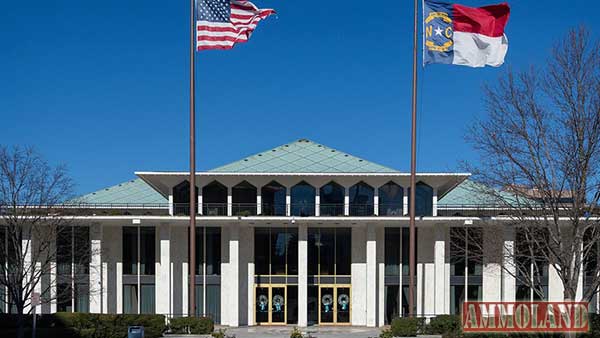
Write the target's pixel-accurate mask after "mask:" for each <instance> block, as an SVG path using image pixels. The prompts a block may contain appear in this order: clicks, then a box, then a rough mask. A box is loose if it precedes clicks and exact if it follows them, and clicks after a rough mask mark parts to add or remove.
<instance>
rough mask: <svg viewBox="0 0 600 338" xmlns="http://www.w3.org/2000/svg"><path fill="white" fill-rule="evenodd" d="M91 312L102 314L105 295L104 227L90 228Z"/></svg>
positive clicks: (95, 225)
mask: <svg viewBox="0 0 600 338" xmlns="http://www.w3.org/2000/svg"><path fill="white" fill-rule="evenodd" d="M90 241H91V246H90V251H91V254H92V257H91V260H90V312H91V313H102V305H103V298H102V296H103V295H104V287H103V283H102V281H103V279H102V277H103V271H102V225H99V224H94V225H92V226H90Z"/></svg>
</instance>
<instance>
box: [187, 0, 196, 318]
mask: <svg viewBox="0 0 600 338" xmlns="http://www.w3.org/2000/svg"><path fill="white" fill-rule="evenodd" d="M195 12H196V6H195V0H190V243H189V244H190V247H189V249H190V250H189V257H190V275H189V304H188V306H189V307H188V309H189V310H188V316H196V20H195V19H196V17H195Z"/></svg>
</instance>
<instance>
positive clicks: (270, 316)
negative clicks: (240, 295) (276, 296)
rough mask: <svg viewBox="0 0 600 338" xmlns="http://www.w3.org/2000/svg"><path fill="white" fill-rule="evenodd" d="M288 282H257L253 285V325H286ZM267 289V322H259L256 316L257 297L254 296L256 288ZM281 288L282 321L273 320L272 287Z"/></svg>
mask: <svg viewBox="0 0 600 338" xmlns="http://www.w3.org/2000/svg"><path fill="white" fill-rule="evenodd" d="M288 286H289V285H288V284H257V285H255V287H254V304H253V309H252V313H253V317H254V325H256V326H271V325H287V317H288V308H287V305H288V290H287V287H288ZM259 288H260V289H268V290H269V292H268V296H267V297H268V298H269V305H268V306H269V308H268V320H267V322H263V323H259V322H257V320H256V319H257V318H256V307H257V303H258V299H257V298H256V296H257V294H256V290H257V289H259ZM276 288H282V289H283V301H284V303H283V313H284V315H283V322H273V304H272V303H273V289H276Z"/></svg>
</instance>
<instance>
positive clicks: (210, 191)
mask: <svg viewBox="0 0 600 338" xmlns="http://www.w3.org/2000/svg"><path fill="white" fill-rule="evenodd" d="M202 208H203V210H202V211H203V214H204V215H206V216H226V215H227V187H226V186H224V185H223V184H221V183H219V182H217V181H213V182H211V183H209V184H208V185H207V186H205V187H203V188H202Z"/></svg>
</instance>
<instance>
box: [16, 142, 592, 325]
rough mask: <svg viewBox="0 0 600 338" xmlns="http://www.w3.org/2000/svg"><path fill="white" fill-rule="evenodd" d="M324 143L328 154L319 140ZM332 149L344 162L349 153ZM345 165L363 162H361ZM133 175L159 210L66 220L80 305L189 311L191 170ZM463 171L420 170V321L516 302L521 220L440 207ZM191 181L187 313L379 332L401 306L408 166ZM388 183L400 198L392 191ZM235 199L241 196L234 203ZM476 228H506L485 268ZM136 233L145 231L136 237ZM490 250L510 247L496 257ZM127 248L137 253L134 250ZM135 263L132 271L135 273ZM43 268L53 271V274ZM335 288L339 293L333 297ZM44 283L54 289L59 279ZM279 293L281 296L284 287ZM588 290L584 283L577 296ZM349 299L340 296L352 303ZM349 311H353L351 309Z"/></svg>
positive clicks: (492, 242)
mask: <svg viewBox="0 0 600 338" xmlns="http://www.w3.org/2000/svg"><path fill="white" fill-rule="evenodd" d="M315 147H317V146H315ZM318 147H321V146H318ZM273 152H274V150H273ZM326 152H327V153H332V152H333V151H331V150H329V149H326ZM340 156H341V158H342V160H341V161H342V162H343V161H346V158H350V157H346V156H345V155H343V154H342V155H340ZM265 157H266V153H265ZM297 161H300V160H299V159H298V160H297ZM322 161H323V163H325V162H326V160H322ZM347 161H350V160H347ZM353 161H356V162H357V163H360V164H357V165H363V164H362V163H363V162H362V160H358V159H353ZM343 163H345V162H343ZM360 168H362V167H360ZM378 170H379V169H378ZM137 175H138V177H139V178H140V179H141V180H143V182H144V184H146V185H147V186H149V187H151V189H152V190H153V192H154V193H158V194H160V195H161V196H162V197H163V198H164V200H165V201H166V203H165V204H164V205H162V204H161V205H156V206H152V205H150V206H148V205H141V206H139V207H135V208H129V209H126V210H123V209H124V208H123V207H118V206H115V207H114V208H112V209H111V208H109V210H108V211H105V213H104V214H102V213H100V212H99V211H96V210H92V209H90V211H89V214H86V215H82V216H77V217H75V219H74V224H75V225H77V226H84V227H89V229H90V231H89V241H90V248H91V252H92V257H91V260H90V272H89V285H88V288H89V310H88V311H89V312H93V313H117V314H119V313H124V312H126V311H130V312H134V313H141V312H147V313H157V314H164V315H167V316H186V315H194V313H190V312H189V309H188V305H189V303H188V302H189V299H188V292H189V283H190V278H189V276H188V271H189V264H188V262H189V257H188V256H189V245H188V243H189V236H188V224H189V216H187V215H186V212H185V206H186V204H185V203H186V201H185V200H181V198H182V197H181V196H184V197H185V194H184V193H178V191H179V190H178V189H179V188H178V187H180V186H181V184H183V183H185V182H186V179H187V177H188V176H187V173H161V172H143V173H137ZM468 176H469V175H468V174H461V173H454V174H453V173H439V174H435V173H433V174H419V175H418V176H417V180H418V182H419V185H418V187H417V189H418V190H417V192H418V193H419V194H418V195H419V196H420V200H417V206H419V207H422V206H425V207H424V210H425V211H424V212H423V214H422V215H419V217H418V218H417V220H416V227H417V251H416V258H417V261H416V284H415V287H416V295H415V296H416V302H415V303H416V309H415V310H416V313H417V315H418V316H422V317H433V316H436V315H442V314H452V313H456V305H457V304H458V302H459V301H461V300H464V299H469V298H471V299H469V300H482V301H515V300H516V298H517V289H518V283H517V281H516V279H515V277H514V274H515V271H514V262H511V261H510V260H509V259H508V258H506V256H510V255H509V254H510V253H511V252H513V251H514V250H515V229H514V228H511V227H509V226H505V222H504V223H503V220H502V219H501V218H495V219H492V218H490V217H478V216H476V215H475V216H463V215H462V214H461V212H462V211H461V210H458V209H457V210H454V209H452V208H449V207H448V205H447V204H444V198H445V197H446V196H447V195H448V194H450V193H451V192H452V191H453V190H454V189H457V187H458V186H459V185H460V184H462V183H463V182H464V181H465V180H467V179H468ZM196 181H197V182H198V183H197V184H198V189H197V190H198V198H197V201H198V205H199V208H198V217H197V220H196V224H197V230H196V233H197V234H200V236H201V237H198V238H199V242H198V241H197V244H196V246H197V250H198V251H197V252H196V253H195V254H196V255H197V257H200V258H199V260H198V264H199V269H197V271H199V272H198V274H197V276H195V286H196V291H197V292H196V294H197V297H196V300H197V302H196V303H197V309H196V313H195V314H197V315H209V316H212V317H214V318H215V320H216V321H217V322H218V323H219V324H221V325H225V326H231V327H238V326H254V325H257V324H258V323H259V316H262V315H263V312H264V311H267V312H265V313H264V315H265V316H266V317H265V318H266V319H267V320H266V322H263V324H270V325H285V324H291V325H297V326H300V327H306V326H310V325H319V324H323V325H329V324H340V325H353V326H365V327H380V326H383V325H385V324H387V323H388V322H389V319H390V317H392V316H398V315H403V314H405V313H406V305H405V304H404V303H405V301H406V299H407V298H406V297H407V296H406V295H405V294H404V291H403V290H404V289H405V287H407V286H408V280H407V269H408V267H407V262H408V257H407V254H406V253H407V252H408V250H407V247H406V246H407V243H406V241H405V238H406V236H405V235H406V233H407V232H406V231H407V228H408V224H409V218H408V216H407V213H408V209H409V201H408V187H409V175H408V174H405V173H400V172H396V171H391V170H390V171H389V172H386V171H385V170H382V171H381V172H375V171H374V172H360V171H356V172H343V171H342V172H340V171H338V172H329V173H328V172H314V171H313V172H266V173H265V172H228V171H221V172H202V173H198V174H197V178H196ZM215 182H217V185H218V186H219V187H222V190H220V191H218V192H217V193H215V192H211V191H209V190H208V189H207V187H210V186H211V185H215ZM273 182H276V184H277V185H279V186H280V187H281V189H283V190H281V191H280V192H281V194H280V195H279V197H278V198H279V199H280V203H281V204H280V205H279V204H277V202H273V201H271V202H268V200H269V198H273V196H274V194H275V193H273V192H272V191H271V190H268V189H267V190H265V191H263V189H264V188H265V187H271V186H272V184H273ZM331 182H335V185H336V186H339V187H341V189H339V192H340V194H339V196H337V197H336V198H338V201H336V202H334V203H331V201H330V200H331V199H332V198H333V197H332V196H335V194H334V193H331V191H335V188H331ZM300 185H304V188H306V187H307V186H308V187H309V188H307V189H304V190H303V191H302V192H301V193H299V192H298V191H295V190H294V189H295V188H296V187H298V186H300ZM248 186H249V187H253V188H254V190H250V191H253V192H252V193H251V194H248V193H247V192H248V190H245V193H240V194H239V195H236V191H237V190H236V189H239V188H240V187H246V188H247V187H248ZM390 187H391V188H390ZM246 188H245V189H246ZM311 188H312V190H311ZM330 188H331V189H330ZM388 188H390V189H388ZM269 189H271V188H269ZM361 189H362V190H361ZM419 189H421V190H419ZM182 191H183V190H182ZM187 191H188V192H189V186H188V190H187ZM307 191H309V193H307ZM390 191H392V192H394V194H395V195H394V196H391V193H390ZM269 194H272V195H269ZM386 194H387V195H386ZM188 197H189V193H188ZM242 197H243V198H244V199H245V200H243V201H242V202H239V200H240V198H242ZM392 197H393V198H392ZM300 198H301V199H302V200H301V201H300V202H299V201H298V199H300ZM215 199H218V200H215ZM188 201H189V199H188ZM269 203H271V204H269ZM182 210H183V211H182ZM299 210H300V211H299ZM188 212H189V210H188ZM484 226H495V227H498V228H499V229H500V232H497V233H496V234H498V233H499V234H500V235H499V236H493V237H486V238H484V243H485V245H486V248H488V249H489V251H488V250H485V254H484V255H483V256H484V257H483V261H482V262H481V264H480V265H481V266H480V267H479V266H477V267H476V268H475V270H476V272H472V271H470V269H471V267H467V266H466V265H465V264H463V265H460V263H457V261H456V257H455V255H456V254H455V253H453V252H454V251H453V240H452V238H451V237H452V236H451V234H452V232H453V231H454V229H466V228H475V229H476V228H479V227H484ZM125 229H129V230H131V229H133V231H134V232H137V234H138V235H137V239H136V240H135V241H129V240H128V239H127V238H128V237H126V236H125V235H124V234H125ZM142 230H144V233H151V234H152V236H153V237H152V236H149V237H143V236H142V235H141V233H142ZM146 230H148V231H146ZM261 230H269V231H274V232H275V233H276V235H272V234H270V235H269V236H274V237H269V240H268V241H263V240H259V237H258V234H259V232H260V231H261ZM318 231H324V232H327V231H329V232H330V233H333V234H334V236H337V232H340V233H341V232H344V233H346V231H347V233H348V234H349V238H346V237H339V238H342V239H340V240H339V241H342V242H339V243H338V242H337V241H338V239H337V238H338V237H335V238H336V239H335V240H330V242H327V240H325V239H324V238H325V237H326V236H325V235H323V236H321V233H320V232H319V233H318V235H315V233H316V232H318ZM148 238H152V240H148ZM261 238H263V237H261ZM29 240H30V239H25V241H29ZM343 241H345V242H343ZM329 243H334V249H332V251H327V252H334V254H333V256H335V258H333V256H332V257H322V254H321V251H323V252H325V251H324V250H325V248H327V245H329ZM338 248H341V249H339V250H338ZM328 249H330V248H328ZM265 252H266V253H267V254H265ZM282 252H283V253H282ZM316 252H319V254H318V255H317V254H316ZM493 252H500V253H504V254H500V255H494V254H491V253H493ZM132 253H133V255H134V256H136V257H135V258H131V255H132ZM265 257H267V258H266V259H267V261H268V262H267V263H265ZM273 257H275V258H273ZM315 257H317V258H315ZM276 258H282V259H283V260H284V262H285V264H284V265H285V274H284V273H281V272H280V271H275V272H273V271H272V270H269V272H268V273H265V272H264V271H263V272H259V270H260V269H261V267H263V268H264V266H265V264H266V265H267V266H268V269H273V266H275V265H276V264H279V263H273V260H274V259H276ZM315 259H316V260H315ZM331 261H333V263H331V264H332V266H334V270H335V272H333V273H332V271H326V272H323V273H322V272H321V270H327V269H321V265H326V264H329V263H330V262H331ZM346 263H347V264H348V272H347V273H346V272H344V273H340V274H339V275H338V274H337V273H338V271H341V270H342V269H340V270H338V267H340V266H342V265H344V264H346ZM149 264H150V265H152V268H149V267H148V265H149ZM315 264H316V265H317V266H315ZM132 266H134V267H135V269H137V270H136V271H133V272H131V269H133V268H132ZM128 269H129V270H128ZM460 269H463V271H460ZM511 269H512V270H511ZM126 271H130V273H125V272H126ZM144 271H150V272H144ZM314 271H318V273H316V274H315V273H314ZM344 271H345V270H344ZM51 274H53V275H56V271H55V269H54V270H53V271H51ZM49 280H55V278H49ZM547 288H548V297H547V298H548V300H552V301H558V300H562V297H563V293H562V285H561V282H560V279H559V278H558V276H557V272H556V271H554V270H553V269H549V272H548V276H547ZM329 289H332V290H334V291H333V292H334V293H333V294H329V292H330V291H329ZM346 289H348V290H349V291H346ZM51 290H56V285H53V286H52V287H51ZM281 290H285V291H284V292H283V293H282V294H280V293H281ZM582 290H583V279H582V280H581V282H580V285H579V288H578V294H579V295H581V293H582ZM259 291H260V292H267V293H265V295H268V297H267V300H266V301H267V305H268V306H267V307H266V308H264V309H263V308H260V305H261V304H260V301H262V300H261V297H260V295H259ZM53 292H56V291H53ZM322 292H323V293H324V294H322ZM347 292H349V294H347ZM335 295H337V296H338V297H335ZM473 295H475V296H473ZM275 296H284V297H283V299H277V301H281V303H276V297H275ZM344 296H347V297H348V299H347V301H349V304H347V303H346V299H345V298H344ZM461 297H462V298H461ZM472 297H475V298H477V299H472ZM329 298H331V299H329ZM326 300H327V301H326ZM279 305H282V306H283V309H284V311H285V316H284V317H283V318H282V319H281V318H280V319H277V318H276V317H277V315H276V313H275V312H276V311H280V310H278V309H277V306H279ZM346 305H347V306H348V308H345V306H346ZM128 309H129V310H128ZM265 309H267V310H265ZM39 310H40V311H42V312H56V311H58V310H59V306H58V305H57V304H56V303H52V304H50V305H49V306H42V307H41V308H40V309H39ZM72 311H75V310H74V309H72ZM261 311H263V312H261ZM331 311H334V312H335V314H334V315H333V317H332V318H333V319H332V322H327V319H326V318H328V316H329V314H330V312H331ZM344 311H347V312H344ZM346 315H348V316H349V318H345V316H346Z"/></svg>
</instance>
